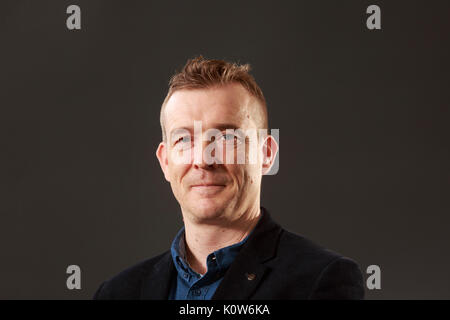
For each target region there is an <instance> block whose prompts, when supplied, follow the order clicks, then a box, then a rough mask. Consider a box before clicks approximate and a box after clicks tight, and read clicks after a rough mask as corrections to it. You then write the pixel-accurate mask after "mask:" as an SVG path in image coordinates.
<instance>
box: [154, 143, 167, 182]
mask: <svg viewBox="0 0 450 320" xmlns="http://www.w3.org/2000/svg"><path fill="white" fill-rule="evenodd" d="M156 157H157V158H158V161H159V165H160V166H161V169H162V171H163V173H164V177H165V178H166V180H167V181H169V182H170V178H169V163H168V161H167V146H166V144H165V143H164V142H161V143H160V144H159V146H158V149H157V150H156Z"/></svg>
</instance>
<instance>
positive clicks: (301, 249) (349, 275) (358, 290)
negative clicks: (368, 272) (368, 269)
mask: <svg viewBox="0 0 450 320" xmlns="http://www.w3.org/2000/svg"><path fill="white" fill-rule="evenodd" d="M276 260H277V262H276V265H277V266H278V267H279V268H281V269H282V270H283V269H285V270H284V271H285V272H289V273H288V274H291V275H292V276H294V275H296V277H297V279H299V281H301V282H302V284H303V285H306V286H307V287H309V290H308V291H309V292H308V293H307V298H309V299H362V298H363V297H364V285H363V277H362V272H361V270H360V267H359V265H358V263H357V262H356V261H355V260H353V259H351V258H349V257H346V256H344V255H343V254H341V253H338V252H336V251H333V250H330V249H328V248H325V247H324V246H322V245H319V244H318V243H316V242H314V241H312V240H310V239H308V238H306V237H303V236H301V235H298V234H295V233H293V232H290V231H288V230H285V229H282V232H281V234H280V238H279V243H278V246H277V259H276ZM278 267H277V268H278ZM291 280H292V277H291Z"/></svg>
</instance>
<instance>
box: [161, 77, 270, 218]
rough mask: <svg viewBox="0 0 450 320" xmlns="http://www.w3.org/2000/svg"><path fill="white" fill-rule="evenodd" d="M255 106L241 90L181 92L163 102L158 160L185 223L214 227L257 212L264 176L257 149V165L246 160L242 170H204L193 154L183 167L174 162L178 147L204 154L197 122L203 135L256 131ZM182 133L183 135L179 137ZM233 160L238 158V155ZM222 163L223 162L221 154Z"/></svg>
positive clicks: (213, 167) (232, 166)
mask: <svg viewBox="0 0 450 320" xmlns="http://www.w3.org/2000/svg"><path fill="white" fill-rule="evenodd" d="M257 103H258V102H257V100H256V99H255V98H253V97H252V96H251V95H250V94H248V93H247V91H246V90H245V89H244V88H243V87H242V86H241V85H239V84H229V85H226V86H217V87H213V88H208V89H193V90H179V91H176V92H175V93H174V94H173V95H172V96H171V97H170V99H169V100H168V101H167V104H166V106H165V130H166V136H167V141H166V142H161V144H160V145H159V147H158V150H157V157H158V159H159V161H160V164H161V168H162V169H163V171H164V175H165V178H166V180H167V181H169V182H170V185H171V187H172V191H173V193H174V195H175V198H176V199H177V200H178V202H179V203H180V206H181V208H182V210H183V212H184V213H185V214H188V215H189V218H191V219H194V220H195V221H197V222H199V221H203V222H205V221H208V220H210V221H211V222H212V221H213V220H214V221H216V220H217V219H220V218H224V219H226V220H230V219H237V218H239V217H238V216H237V215H238V214H239V213H241V214H242V213H243V211H245V210H246V209H248V208H251V207H252V206H259V196H260V188H261V176H262V172H263V166H262V150H261V152H258V151H257V150H260V144H259V143H258V147H257V150H256V152H257V153H258V155H257V160H256V163H255V164H250V163H249V161H248V154H247V159H246V161H245V163H243V164H237V163H236V162H237V161H235V162H234V163H231V164H227V163H225V162H226V161H223V163H222V164H217V163H215V164H212V165H208V164H207V163H205V161H204V160H205V158H204V157H202V158H201V161H199V162H196V163H195V162H194V156H193V154H194V152H192V153H188V154H189V155H191V154H192V157H191V156H189V157H188V161H184V162H183V163H181V164H180V163H179V162H177V161H176V159H177V156H178V155H179V152H180V149H179V147H180V145H179V144H180V143H184V144H186V143H187V144H188V145H189V146H191V145H192V146H193V145H194V144H202V148H203V150H205V148H206V146H207V145H208V144H209V143H211V142H210V141H202V137H200V140H199V139H198V137H195V139H196V140H194V121H201V126H202V134H204V133H205V131H207V130H208V129H212V128H215V129H218V130H220V131H221V132H223V133H224V134H225V132H226V131H225V130H226V129H227V128H228V129H236V128H240V129H243V130H248V129H255V130H257V129H258V128H257V124H256V122H257V121H255V112H254V110H255V108H258V107H257V105H255V104H257ZM180 129H182V130H181V132H184V133H181V134H179V132H180ZM177 132H178V133H177ZM186 135H189V137H187V136H186ZM203 138H205V137H204V136H203ZM186 141H191V142H186ZM243 143H244V144H247V143H248V142H246V141H244V142H243ZM177 144H178V145H177ZM247 147H248V146H247ZM188 148H189V147H188ZM192 148H193V147H192ZM227 148H228V147H227ZM192 150H193V149H192ZM226 150H228V149H226ZM247 151H248V149H247ZM185 152H186V151H185ZM185 155H186V153H185ZM235 155H236V156H237V152H235ZM197 159H198V158H197ZM222 160H225V154H224V157H223V158H222Z"/></svg>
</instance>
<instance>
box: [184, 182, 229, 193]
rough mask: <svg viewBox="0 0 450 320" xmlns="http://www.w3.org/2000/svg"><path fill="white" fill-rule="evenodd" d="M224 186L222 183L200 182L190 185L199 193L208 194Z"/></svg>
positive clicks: (220, 189) (217, 191)
mask: <svg viewBox="0 0 450 320" xmlns="http://www.w3.org/2000/svg"><path fill="white" fill-rule="evenodd" d="M224 188H225V185H223V184H212V183H202V184H196V185H192V186H191V189H192V190H193V191H195V192H198V193H199V194H201V195H205V196H209V195H214V194H216V193H219V192H220V191H222V190H223V189H224Z"/></svg>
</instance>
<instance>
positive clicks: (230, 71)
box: [160, 56, 268, 141]
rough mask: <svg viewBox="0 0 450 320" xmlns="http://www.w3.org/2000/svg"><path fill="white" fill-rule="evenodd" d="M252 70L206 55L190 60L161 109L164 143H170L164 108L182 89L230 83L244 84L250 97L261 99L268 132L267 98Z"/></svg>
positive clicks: (261, 109) (176, 75)
mask: <svg viewBox="0 0 450 320" xmlns="http://www.w3.org/2000/svg"><path fill="white" fill-rule="evenodd" d="M249 71H250V65H249V64H244V65H238V64H236V63H231V62H227V61H224V60H215V59H205V58H203V56H198V57H196V58H193V59H189V60H188V61H187V63H186V64H185V66H184V67H183V69H182V70H181V71H180V72H177V73H175V74H174V75H173V76H172V78H171V79H170V81H169V91H168V93H167V96H166V98H165V99H164V102H163V104H162V106H161V116H160V122H161V130H162V137H163V141H166V132H165V126H164V107H165V105H166V103H167V101H169V99H170V97H171V96H172V94H173V93H174V92H175V91H177V90H182V89H206V88H210V87H214V86H217V85H226V84H230V83H239V84H241V85H242V86H243V87H244V88H245V89H246V90H247V92H248V93H249V94H250V95H252V96H253V97H255V98H256V99H257V100H258V102H259V104H260V106H261V107H260V108H259V109H260V112H261V119H262V123H261V124H260V126H261V127H262V128H264V129H268V115H267V105H266V99H265V98H264V95H263V93H262V90H261V88H260V87H259V86H258V84H257V83H256V81H255V78H253V76H252V75H251V74H250V73H249Z"/></svg>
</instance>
